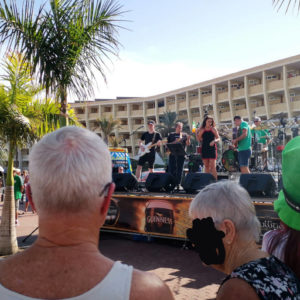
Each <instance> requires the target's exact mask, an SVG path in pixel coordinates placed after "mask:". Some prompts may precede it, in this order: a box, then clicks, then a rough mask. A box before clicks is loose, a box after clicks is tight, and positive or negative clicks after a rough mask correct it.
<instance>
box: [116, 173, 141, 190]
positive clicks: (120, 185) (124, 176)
mask: <svg viewBox="0 0 300 300" xmlns="http://www.w3.org/2000/svg"><path fill="white" fill-rule="evenodd" d="M112 178H113V182H114V183H115V185H116V191H117V192H124V191H132V190H134V189H136V188H137V186H138V182H137V180H136V178H135V176H134V175H133V174H131V173H113V174H112Z"/></svg>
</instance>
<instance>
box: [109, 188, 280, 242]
mask: <svg viewBox="0 0 300 300" xmlns="http://www.w3.org/2000/svg"><path fill="white" fill-rule="evenodd" d="M192 199H193V198H191V197H190V195H187V196H186V197H184V196H183V195H182V196H175V195H171V196H169V195H166V194H162V195H159V196H156V195H153V196H152V195H150V196H149V194H147V195H140V194H132V195H129V194H124V193H123V194H121V193H119V194H114V196H113V198H112V201H111V204H110V208H109V211H108V214H107V217H106V221H105V224H104V226H103V229H109V230H113V231H118V232H120V231H123V232H135V233H140V234H147V235H152V236H165V237H172V238H178V239H185V238H186V229H187V228H189V227H191V226H192V220H191V219H190V217H189V214H188V211H189V206H190V202H191V201H192ZM259 200H260V201H261V200H262V199H259ZM254 205H255V208H256V213H257V216H258V219H259V221H260V222H261V225H262V234H263V233H265V232H266V231H268V230H272V229H276V228H278V226H279V219H278V216H277V215H276V213H275V212H274V210H273V204H272V203H270V202H266V203H256V202H254Z"/></svg>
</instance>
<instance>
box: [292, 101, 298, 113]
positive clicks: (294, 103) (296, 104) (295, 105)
mask: <svg viewBox="0 0 300 300" xmlns="http://www.w3.org/2000/svg"><path fill="white" fill-rule="evenodd" d="M291 109H292V110H297V111H298V110H300V101H294V102H291Z"/></svg>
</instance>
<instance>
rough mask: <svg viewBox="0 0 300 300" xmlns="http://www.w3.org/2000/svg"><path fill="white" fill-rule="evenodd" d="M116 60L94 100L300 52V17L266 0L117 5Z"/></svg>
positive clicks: (162, 88) (157, 89)
mask: <svg viewBox="0 0 300 300" xmlns="http://www.w3.org/2000/svg"><path fill="white" fill-rule="evenodd" d="M119 2H120V3H121V4H122V5H123V8H124V10H128V12H127V13H126V14H125V18H126V19H127V20H130V22H127V23H124V25H125V27H127V28H128V29H129V30H128V31H124V30H122V31H120V41H121V43H122V45H123V48H122V49H121V51H120V59H119V60H114V63H113V64H110V65H109V67H110V68H109V71H108V72H107V77H108V85H107V86H105V85H103V83H101V80H100V81H99V84H100V87H99V89H98V90H97V92H96V94H95V96H96V97H97V98H100V97H101V98H103V97H113V98H114V97H116V96H151V95H156V94H159V93H163V92H167V91H169V90H172V89H176V88H181V87H184V86H187V85H191V84H194V83H197V82H201V81H204V80H208V79H211V78H215V77H217V76H221V75H226V74H229V73H232V72H236V71H240V70H243V69H246V68H250V67H254V66H257V65H260V64H264V63H267V62H271V61H274V60H278V59H281V58H285V57H288V56H292V55H297V54H300V16H298V15H297V13H296V12H292V11H290V12H288V13H287V14H285V11H284V10H281V11H279V12H278V11H277V9H276V8H274V7H273V5H272V0H252V1H237V0H229V1H224V0H215V1H208V0H187V1H179V0H151V1H146V0H122V1H119Z"/></svg>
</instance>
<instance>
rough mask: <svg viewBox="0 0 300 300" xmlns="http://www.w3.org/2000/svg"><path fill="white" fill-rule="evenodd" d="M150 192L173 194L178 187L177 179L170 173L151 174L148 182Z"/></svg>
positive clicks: (147, 187)
mask: <svg viewBox="0 0 300 300" xmlns="http://www.w3.org/2000/svg"><path fill="white" fill-rule="evenodd" d="M145 185H146V189H147V190H148V191H149V192H167V193H169V192H172V191H173V190H174V188H175V186H176V179H175V177H174V176H172V175H171V174H170V173H149V175H148V177H147V180H146V184H145Z"/></svg>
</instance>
